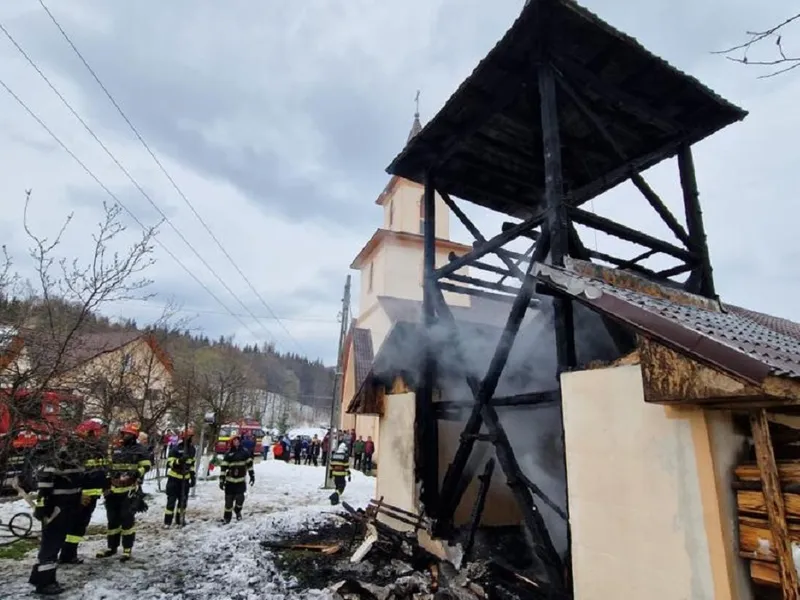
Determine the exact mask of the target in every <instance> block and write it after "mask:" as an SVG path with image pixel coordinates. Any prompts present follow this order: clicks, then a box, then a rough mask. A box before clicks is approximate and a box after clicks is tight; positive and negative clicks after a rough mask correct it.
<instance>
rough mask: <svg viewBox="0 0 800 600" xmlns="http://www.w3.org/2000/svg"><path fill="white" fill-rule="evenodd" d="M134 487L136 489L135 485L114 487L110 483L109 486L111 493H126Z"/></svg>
mask: <svg viewBox="0 0 800 600" xmlns="http://www.w3.org/2000/svg"><path fill="white" fill-rule="evenodd" d="M135 489H136V486H135V485H127V486H125V487H114V486H113V485H112V486H111V493H112V494H127V493H128V492H130V491H131V490H135Z"/></svg>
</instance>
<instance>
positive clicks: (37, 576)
mask: <svg viewBox="0 0 800 600" xmlns="http://www.w3.org/2000/svg"><path fill="white" fill-rule="evenodd" d="M28 582H29V583H30V584H31V585H33V586H35V587H36V593H37V594H41V595H42V596H57V595H58V594H60V593H62V592H63V591H64V588H63V587H62V586H61V584H60V583H58V581H56V565H55V564H43V565H39V564H37V565H34V567H33V570H32V571H31V576H30V578H29V579H28Z"/></svg>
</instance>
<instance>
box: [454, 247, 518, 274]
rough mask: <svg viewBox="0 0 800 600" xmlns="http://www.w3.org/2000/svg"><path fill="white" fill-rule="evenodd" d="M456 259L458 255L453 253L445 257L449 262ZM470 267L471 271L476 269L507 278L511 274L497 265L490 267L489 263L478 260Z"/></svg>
mask: <svg viewBox="0 0 800 600" xmlns="http://www.w3.org/2000/svg"><path fill="white" fill-rule="evenodd" d="M457 258H458V254H456V253H455V252H451V253H450V254H449V255H448V256H447V260H449V261H451V262H452V261H454V260H456V259H457ZM470 267H471V268H473V269H478V270H480V271H488V272H489V273H497V274H498V275H503V276H505V277H508V276H510V275H511V273H510V272H509V270H508V269H504V268H503V267H498V266H497V265H492V264H489V263H485V262H481V261H479V260H476V261H475V262H473V263H472V264H471V265H470Z"/></svg>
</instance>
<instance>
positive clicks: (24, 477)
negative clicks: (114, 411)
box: [0, 389, 83, 491]
mask: <svg viewBox="0 0 800 600" xmlns="http://www.w3.org/2000/svg"><path fill="white" fill-rule="evenodd" d="M82 407H83V403H82V401H81V398H80V397H79V396H76V395H74V394H70V393H66V392H59V391H54V390H46V391H34V390H27V389H20V390H17V391H16V392H14V394H13V396H12V394H10V393H9V392H8V391H5V390H0V489H7V488H8V487H9V486H10V485H11V482H12V481H13V479H14V478H16V477H19V479H20V480H21V481H22V484H23V486H22V487H23V488H25V489H26V491H29V489H28V488H32V487H33V486H34V485H35V480H34V474H35V471H36V467H37V465H38V461H39V459H40V458H41V455H42V454H43V453H44V451H45V450H46V446H47V444H48V442H49V441H50V440H51V438H52V437H53V435H54V434H56V433H58V432H61V431H71V429H72V427H73V426H74V424H75V423H78V422H79V421H80V417H81V412H82Z"/></svg>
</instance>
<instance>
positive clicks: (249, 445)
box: [242, 431, 256, 458]
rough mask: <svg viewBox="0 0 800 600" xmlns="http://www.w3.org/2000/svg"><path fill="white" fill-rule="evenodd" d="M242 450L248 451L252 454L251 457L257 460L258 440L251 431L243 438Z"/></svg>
mask: <svg viewBox="0 0 800 600" xmlns="http://www.w3.org/2000/svg"><path fill="white" fill-rule="evenodd" d="M242 448H244V449H245V450H247V451H248V452H249V453H250V456H252V457H253V458H255V452H254V451H255V449H256V440H255V438H254V437H253V436H252V434H251V433H250V432H249V431H248V432H245V434H244V436H243V437H242Z"/></svg>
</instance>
